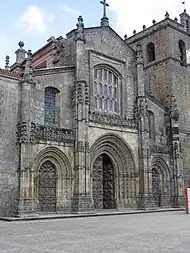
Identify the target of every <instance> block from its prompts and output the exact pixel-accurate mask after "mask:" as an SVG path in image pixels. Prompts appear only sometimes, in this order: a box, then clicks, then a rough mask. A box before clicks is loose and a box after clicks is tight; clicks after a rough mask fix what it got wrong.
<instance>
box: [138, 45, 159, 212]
mask: <svg viewBox="0 0 190 253" xmlns="http://www.w3.org/2000/svg"><path fill="white" fill-rule="evenodd" d="M137 77H138V113H137V115H138V132H139V145H138V146H139V149H138V154H139V195H138V197H137V207H138V208H139V209H153V208H155V203H154V200H153V195H152V193H151V192H150V191H149V169H150V168H149V162H148V155H149V142H148V139H149V137H148V108H147V101H146V96H145V82H144V61H143V52H142V47H141V45H140V44H138V45H137Z"/></svg>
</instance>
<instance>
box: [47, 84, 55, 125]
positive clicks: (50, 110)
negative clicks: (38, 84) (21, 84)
mask: <svg viewBox="0 0 190 253" xmlns="http://www.w3.org/2000/svg"><path fill="white" fill-rule="evenodd" d="M58 92H59V91H58V90H57V89H55V88H52V87H47V88H46V89H45V96H44V121H45V123H53V124H55V123H56V96H57V93H58Z"/></svg>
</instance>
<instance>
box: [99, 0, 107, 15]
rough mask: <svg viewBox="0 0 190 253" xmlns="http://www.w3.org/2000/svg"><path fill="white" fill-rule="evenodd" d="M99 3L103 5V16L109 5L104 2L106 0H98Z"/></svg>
mask: <svg viewBox="0 0 190 253" xmlns="http://www.w3.org/2000/svg"><path fill="white" fill-rule="evenodd" d="M100 3H101V4H103V6H104V16H103V17H104V18H105V17H106V7H109V4H107V3H106V0H102V1H100Z"/></svg>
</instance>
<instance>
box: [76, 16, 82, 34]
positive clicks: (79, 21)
mask: <svg viewBox="0 0 190 253" xmlns="http://www.w3.org/2000/svg"><path fill="white" fill-rule="evenodd" d="M76 26H77V30H80V31H82V30H83V29H84V23H83V17H82V16H79V17H78V23H77V24H76Z"/></svg>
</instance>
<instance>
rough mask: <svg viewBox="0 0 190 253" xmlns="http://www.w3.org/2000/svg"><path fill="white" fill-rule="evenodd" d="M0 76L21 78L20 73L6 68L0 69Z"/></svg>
mask: <svg viewBox="0 0 190 253" xmlns="http://www.w3.org/2000/svg"><path fill="white" fill-rule="evenodd" d="M0 76H3V77H6V78H12V79H16V80H20V79H21V74H20V73H18V72H13V71H10V70H6V69H0Z"/></svg>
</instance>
